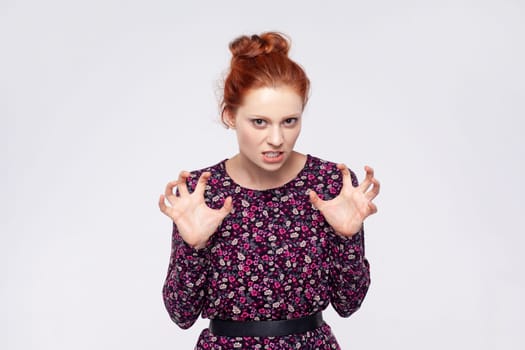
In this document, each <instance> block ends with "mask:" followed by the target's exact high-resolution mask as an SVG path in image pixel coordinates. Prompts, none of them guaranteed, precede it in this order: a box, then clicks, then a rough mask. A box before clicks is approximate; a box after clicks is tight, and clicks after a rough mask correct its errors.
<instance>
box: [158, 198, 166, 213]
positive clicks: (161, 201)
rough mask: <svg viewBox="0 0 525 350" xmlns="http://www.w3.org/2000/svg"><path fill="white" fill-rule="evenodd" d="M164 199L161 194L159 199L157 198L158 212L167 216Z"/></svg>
mask: <svg viewBox="0 0 525 350" xmlns="http://www.w3.org/2000/svg"><path fill="white" fill-rule="evenodd" d="M165 199H166V198H165V197H164V195H163V194H161V195H160V198H159V208H160V211H161V212H163V213H164V214H166V215H168V214H167V212H168V206H167V205H166V202H165V201H164V200H165Z"/></svg>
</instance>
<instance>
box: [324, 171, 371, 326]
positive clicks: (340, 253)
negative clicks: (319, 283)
mask: <svg viewBox="0 0 525 350" xmlns="http://www.w3.org/2000/svg"><path fill="white" fill-rule="evenodd" d="M350 176H351V178H352V186H354V187H357V186H358V180H357V176H356V175H355V173H354V172H353V171H350ZM364 234H365V233H364V228H363V226H361V230H360V231H359V232H358V233H356V234H355V235H354V236H352V237H343V236H339V235H337V234H335V233H334V235H333V237H332V240H331V251H330V254H331V267H330V284H331V292H330V299H331V300H330V301H331V303H332V306H333V307H334V309H335V310H336V311H337V313H338V314H339V315H340V316H342V317H349V316H350V315H351V314H353V313H354V312H355V311H357V309H359V307H360V306H361V303H362V302H363V300H364V298H365V296H366V293H367V291H368V287H369V286H370V265H369V263H368V261H367V260H366V258H365V237H364Z"/></svg>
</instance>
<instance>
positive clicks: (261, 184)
mask: <svg viewBox="0 0 525 350" xmlns="http://www.w3.org/2000/svg"><path fill="white" fill-rule="evenodd" d="M305 163H306V155H304V154H301V153H298V152H295V151H294V152H292V154H290V157H289V158H288V159H287V160H286V162H285V163H284V164H283V165H282V167H280V168H279V169H277V170H275V171H267V170H265V169H262V168H261V167H259V166H257V165H256V164H255V163H253V162H252V161H250V160H249V159H248V158H246V157H244V156H243V155H242V154H237V155H235V156H233V157H232V158H230V159H228V160H227V161H226V173H227V174H228V176H229V177H230V178H232V180H233V181H234V182H236V183H237V184H239V185H240V186H242V187H245V188H249V189H253V190H267V189H272V188H277V187H281V186H283V185H285V184H286V183H288V182H290V181H291V180H293V179H294V178H295V177H296V176H297V175H298V174H299V173H300V172H301V170H302V169H303V168H304V166H305Z"/></svg>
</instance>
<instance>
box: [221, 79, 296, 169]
mask: <svg viewBox="0 0 525 350" xmlns="http://www.w3.org/2000/svg"><path fill="white" fill-rule="evenodd" d="M302 112H303V101H302V99H301V97H300V96H299V95H298V94H297V93H296V92H295V91H294V90H293V89H292V88H290V87H288V86H281V87H275V88H273V87H272V88H270V87H262V88H257V89H253V90H250V91H249V92H248V93H247V94H246V96H245V97H244V101H243V104H242V105H241V106H240V107H239V108H238V109H237V113H235V115H234V116H233V118H230V123H231V125H232V126H233V128H234V129H235V131H236V132H237V140H238V142H239V155H240V157H241V159H242V161H243V162H244V164H245V165H248V166H255V167H258V168H260V169H262V170H265V171H277V170H279V169H281V168H282V167H283V165H284V164H286V162H287V160H288V159H289V157H290V155H291V154H292V152H293V150H294V146H295V141H297V137H299V133H300V132H301V115H302Z"/></svg>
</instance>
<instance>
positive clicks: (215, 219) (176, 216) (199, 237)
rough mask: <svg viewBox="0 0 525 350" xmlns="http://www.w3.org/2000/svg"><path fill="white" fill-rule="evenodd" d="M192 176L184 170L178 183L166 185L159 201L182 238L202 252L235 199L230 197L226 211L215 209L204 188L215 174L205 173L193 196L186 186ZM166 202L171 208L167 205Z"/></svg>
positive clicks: (161, 208) (226, 201) (162, 209)
mask: <svg viewBox="0 0 525 350" xmlns="http://www.w3.org/2000/svg"><path fill="white" fill-rule="evenodd" d="M189 176H190V173H189V172H187V171H182V172H181V173H180V175H179V178H178V179H177V181H172V182H169V183H168V184H167V185H166V190H165V192H164V194H163V195H161V196H160V198H159V208H160V211H162V212H163V213H164V214H166V215H167V216H169V217H170V218H171V219H172V220H173V222H174V223H175V225H177V230H178V231H179V234H180V236H181V238H182V239H183V240H184V241H185V242H186V243H188V244H189V245H190V246H192V247H194V248H196V249H200V248H204V247H205V246H206V242H208V239H209V238H210V237H211V235H213V233H214V232H215V231H216V230H217V228H218V227H219V225H220V224H221V222H222V220H223V219H224V218H225V217H226V215H228V214H229V213H230V212H231V210H232V208H233V205H232V198H231V197H228V198H226V200H225V201H224V204H223V206H222V208H220V209H211V208H210V207H208V205H207V204H206V202H205V201H204V189H205V188H206V182H207V181H208V179H209V178H210V176H211V173H209V172H204V173H202V175H201V176H200V177H199V181H198V182H197V186H196V187H195V190H194V191H193V193H191V194H190V193H189V192H188V187H187V185H186V179H187V178H188V177H189ZM174 187H177V188H178V190H179V196H176V195H175V194H174V193H173V188H174ZM166 201H167V202H168V203H169V205H166Z"/></svg>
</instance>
